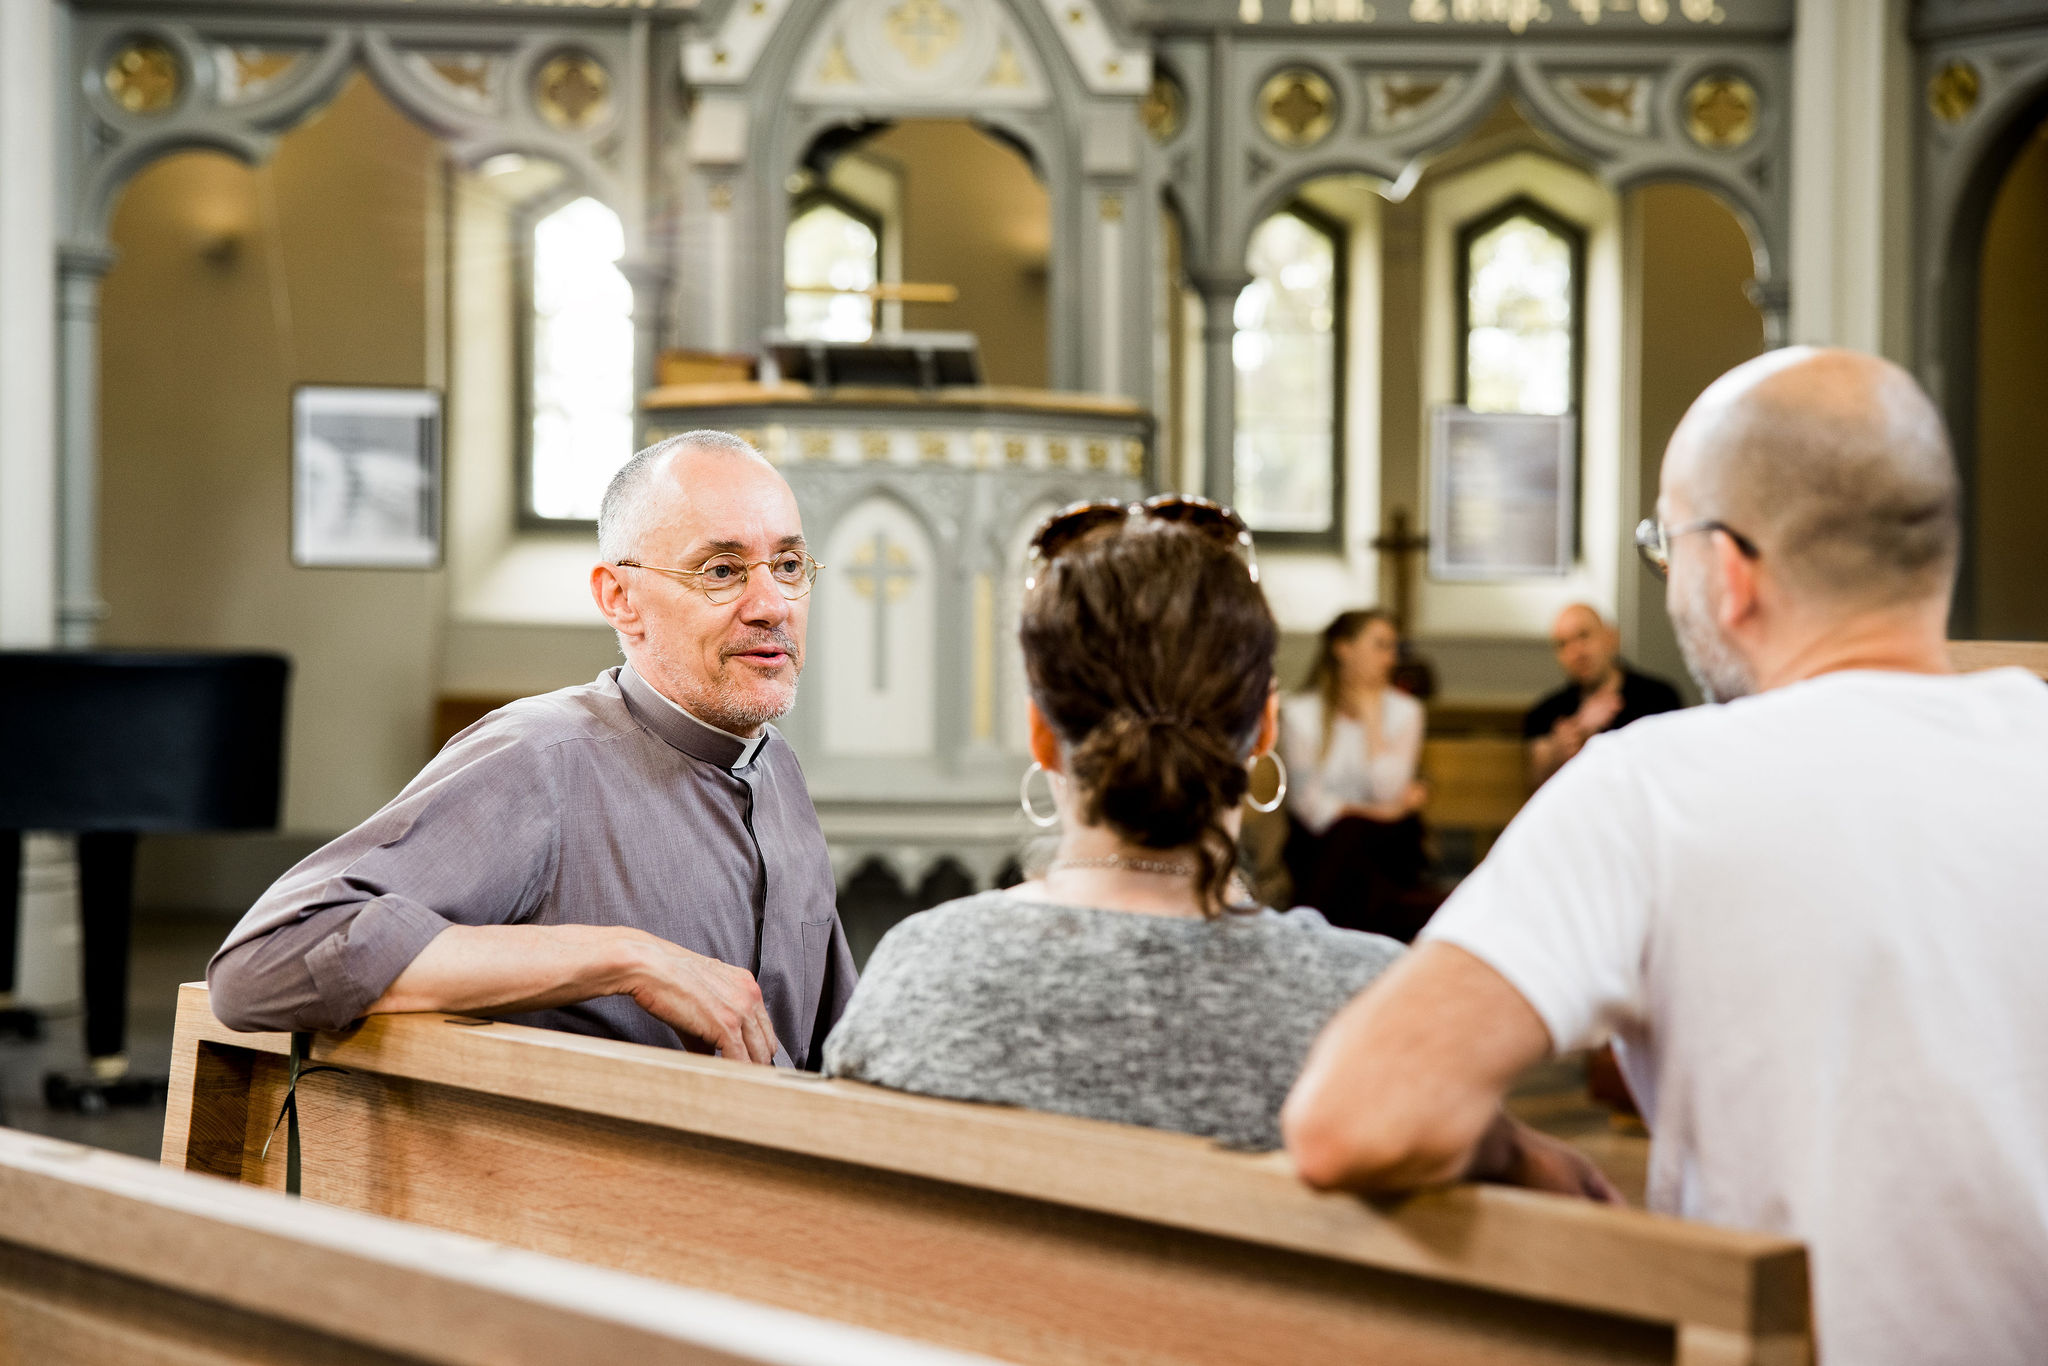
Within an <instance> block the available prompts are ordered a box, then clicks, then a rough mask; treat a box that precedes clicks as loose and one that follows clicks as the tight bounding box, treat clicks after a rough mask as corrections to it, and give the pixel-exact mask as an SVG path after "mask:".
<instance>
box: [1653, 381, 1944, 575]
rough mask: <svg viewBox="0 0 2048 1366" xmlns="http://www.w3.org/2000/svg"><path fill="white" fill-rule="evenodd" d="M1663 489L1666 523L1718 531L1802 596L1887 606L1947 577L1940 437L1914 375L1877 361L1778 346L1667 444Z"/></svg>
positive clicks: (1701, 407)
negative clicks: (1723, 528)
mask: <svg viewBox="0 0 2048 1366" xmlns="http://www.w3.org/2000/svg"><path fill="white" fill-rule="evenodd" d="M1663 492H1664V495H1665V498H1666V500H1667V502H1668V503H1670V504H1673V505H1674V506H1672V507H1671V508H1670V509H1669V510H1668V511H1667V516H1673V517H1676V516H1679V515H1683V516H1684V517H1686V518H1688V519H1691V518H1713V519H1715V520H1717V521H1721V522H1725V523H1726V524H1727V525H1729V526H1730V527H1733V528H1734V529H1735V530H1736V531H1738V532H1740V533H1742V534H1743V535H1744V536H1745V537H1747V538H1748V539H1749V540H1750V541H1751V542H1753V543H1754V544H1755V545H1756V546H1757V547H1758V549H1759V550H1760V552H1761V554H1762V556H1763V558H1764V559H1765V561H1766V562H1767V563H1768V566H1769V568H1770V571H1771V573H1773V574H1774V575H1776V576H1777V577H1778V578H1779V579H1780V580H1781V581H1782V582H1783V583H1784V584H1785V585H1786V587H1787V589H1788V590H1789V591H1790V592H1792V593H1794V594H1796V595H1798V596H1800V597H1803V598H1809V599H1812V600H1815V601H1819V602H1825V603H1828V604H1834V605H1841V606H1847V607H1884V606H1891V605H1894V604H1900V603H1905V602H1911V601H1918V600H1923V599H1927V598H1932V597H1936V596H1946V595H1947V593H1948V591H1949V589H1950V586H1951V584H1952V582H1953V579H1954V575H1955V563H1956V554H1957V545H1958V541H1959V538H1960V535H1961V532H1960V526H1959V522H1958V510H1957V504H1958V498H1959V490H1958V486H1957V480H1956V470H1955V460H1954V457H1953V456H1952V455H1951V454H1950V451H1949V444H1948V434H1947V433H1946V431H1944V429H1943V427H1942V422H1941V416H1940V414H1939V413H1937V412H1936V411H1935V408H1934V404H1933V403H1932V402H1931V401H1929V399H1928V397H1927V395H1926V394H1925V393H1924V392H1923V391H1922V390H1921V388H1920V386H1919V385H1918V384H1916V383H1915V382H1914V381H1913V378H1912V376H1910V375H1908V374H1907V373H1906V372H1905V371H1904V370H1902V369H1900V368H1899V367H1898V366H1896V365H1893V364H1892V363H1891V362H1889V361H1886V360H1882V359H1879V358H1878V357H1875V356H1866V355H1862V354H1860V353H1858V352H1854V351H1842V350H1833V349H1819V348H1812V347H1788V348H1786V349H1784V350H1781V351H1772V352H1769V353H1767V354H1765V355H1762V356H1759V357H1757V358H1756V359H1755V360H1752V361H1749V362H1748V363H1746V364H1743V365H1740V366H1737V367H1736V368H1735V369H1733V370H1731V371H1729V372H1728V373H1727V374H1725V375H1723V376H1722V377H1721V378H1720V379H1718V380H1716V381H1715V382H1714V383H1713V384H1712V385H1711V386H1710V387H1709V388H1708V389H1707V391H1706V392H1705V393H1703V394H1701V395H1700V397H1699V399H1698V400H1697V401H1695V402H1694V404H1693V405H1692V407H1691V408H1690V409H1689V410H1688V411H1687V412H1686V415H1685V420H1684V421H1682V422H1681V423H1679V425H1678V430H1677V431H1676V432H1675V433H1673V434H1672V437H1671V445H1670V447H1669V449H1668V450H1667V451H1666V453H1665V458H1664V474H1663ZM1681 509H1682V513H1681Z"/></svg>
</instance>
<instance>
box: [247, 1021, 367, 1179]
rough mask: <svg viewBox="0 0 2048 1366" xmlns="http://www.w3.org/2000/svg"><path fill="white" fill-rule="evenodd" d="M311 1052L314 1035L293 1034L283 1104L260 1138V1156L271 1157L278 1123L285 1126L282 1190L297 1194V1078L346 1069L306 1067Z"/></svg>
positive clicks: (306, 1033) (345, 1069)
mask: <svg viewBox="0 0 2048 1366" xmlns="http://www.w3.org/2000/svg"><path fill="white" fill-rule="evenodd" d="M312 1053H313V1035H312V1034H311V1033H310V1032H307V1031H300V1032H297V1033H294V1034H293V1035H292V1052H291V1062H292V1070H291V1078H290V1080H289V1081H288V1082H287V1083H286V1084H285V1088H284V1104H283V1105H282V1106H280V1107H278V1111H277V1123H276V1124H272V1125H271V1126H270V1137H269V1138H266V1139H264V1140H263V1153H262V1156H264V1157H269V1156H270V1144H271V1141H272V1140H273V1139H275V1138H276V1137H277V1126H278V1124H282V1125H284V1126H285V1134H284V1193H285V1194H286V1195H297V1194H298V1193H299V1079H300V1078H301V1077H310V1076H313V1075H315V1074H316V1073H320V1072H346V1071H347V1070H348V1069H347V1068H344V1067H333V1066H329V1065H327V1064H325V1063H323V1064H321V1065H320V1066H318V1067H308V1066H306V1059H307V1058H309V1057H311V1056H312Z"/></svg>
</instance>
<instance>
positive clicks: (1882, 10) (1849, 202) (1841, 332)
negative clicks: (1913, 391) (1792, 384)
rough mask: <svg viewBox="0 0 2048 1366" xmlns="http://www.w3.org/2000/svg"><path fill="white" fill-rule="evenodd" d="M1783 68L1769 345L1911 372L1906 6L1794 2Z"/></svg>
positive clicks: (1863, 0) (1852, 0)
mask: <svg viewBox="0 0 2048 1366" xmlns="http://www.w3.org/2000/svg"><path fill="white" fill-rule="evenodd" d="M1792 62H1793V66H1792V73H1793V86H1794V95H1793V102H1792V233H1791V237H1792V244H1791V258H1792V259H1791V269H1790V270H1789V271H1783V272H1778V274H1779V276H1780V278H1781V279H1789V280H1790V281H1791V282H1792V297H1791V299H1790V301H1789V307H1788V308H1787V309H1786V327H1785V331H1784V332H1783V334H1781V336H1780V337H1774V338H1771V340H1773V341H1777V340H1783V341H1789V342H1801V343H1827V344H1832V345H1836V346H1852V347H1855V348H1856V349H1858V350H1860V351H1872V352H1878V353H1881V354H1883V355H1887V356H1890V357H1891V358H1892V359H1893V360H1896V361H1899V362H1900V363H1902V364H1911V363H1912V358H1911V354H1910V348H1911V337H1910V326H1911V320H1912V308H1911V305H1912V290H1913V281H1914V276H1913V267H1912V255H1911V252H1912V240H1911V239H1912V226H1913V225H1912V211H1913V194H1912V164H1911V160H1912V146H1913V142H1912V113H1913V110H1914V109H1915V108H1916V107H1917V105H1918V91H1917V89H1916V88H1915V86H1914V81H1913V74H1912V50H1911V46H1910V43H1909V40H1908V38H1907V33H1906V4H1905V0H1799V7H1798V26H1797V27H1796V28H1795V29H1794V30H1793V47H1792ZM1760 306H1764V307H1765V309H1766V311H1765V325H1766V328H1768V327H1769V326H1770V323H1771V321H1772V319H1771V314H1770V309H1769V308H1768V306H1767V305H1760Z"/></svg>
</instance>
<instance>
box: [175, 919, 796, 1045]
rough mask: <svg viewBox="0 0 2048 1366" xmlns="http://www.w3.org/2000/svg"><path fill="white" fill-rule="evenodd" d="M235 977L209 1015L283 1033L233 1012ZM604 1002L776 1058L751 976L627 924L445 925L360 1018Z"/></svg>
mask: <svg viewBox="0 0 2048 1366" xmlns="http://www.w3.org/2000/svg"><path fill="white" fill-rule="evenodd" d="M250 947H253V945H252V946H250ZM233 976H234V974H233V972H232V970H231V971H230V972H228V973H225V974H215V978H216V980H215V983H214V985H215V990H214V1001H215V1007H214V1008H215V1010H216V1011H218V1012H220V1013H221V1019H222V1020H223V1022H225V1023H227V1024H230V1025H233V1026H235V1027H236V1028H258V1029H261V1028H277V1027H280V1026H279V1024H278V1022H277V1021H275V1020H272V1019H267V1018H258V1014H257V1013H253V1012H250V1011H248V1010H243V1009H238V1008H236V1006H235V1004H234V1002H233V1000H232V996H233V991H232V987H233V984H234V983H233ZM600 996H631V997H632V998H633V999H634V1001H636V1002H637V1003H638V1004H639V1005H640V1007H641V1008H642V1009H643V1010H645V1011H647V1012H648V1013H649V1014H650V1015H653V1016H655V1017H656V1018H657V1019H659V1020H662V1021H663V1022H664V1023H666V1024H669V1025H671V1026H673V1027H674V1028H675V1029H677V1030H678V1031H680V1032H681V1033H684V1034H687V1035H689V1036H691V1037H693V1038H697V1039H702V1040H704V1041H705V1042H707V1043H709V1044H712V1045H713V1046H715V1047H717V1048H718V1049H719V1051H720V1052H721V1053H723V1054H724V1055H725V1056H726V1057H728V1058H744V1059H750V1060H751V1061H754V1062H760V1063H766V1062H770V1061H772V1060H773V1059H774V1057H775V1051H776V1037H775V1027H774V1025H773V1024H771V1023H770V1022H769V1018H768V1011H767V1007H766V1006H765V1005H764V1004H763V1002H762V999H761V988H760V984H759V983H758V982H756V981H755V980H754V976H753V974H752V973H750V972H748V971H746V970H745V969H744V968H737V967H733V966H731V965H730V964H727V963H723V962H720V961H719V960H717V959H715V958H707V957H705V956H703V955H701V954H695V953H691V952H690V951H689V950H687V949H684V948H681V947H680V946H678V945H675V944H672V943H670V942H668V941H667V940H665V939H662V938H660V937H658V936H656V935H652V934H649V933H647V932H646V931H644V930H637V929H632V928H630V927H625V926H610V925H452V924H451V925H449V926H448V927H447V928H446V929H443V930H441V931H440V932H439V933H438V934H436V935H435V936H434V937H433V938H432V939H430V940H428V941H427V944H426V947H424V948H423V949H421V950H420V952H419V953H418V954H417V955H416V956H415V957H414V958H413V959H412V961H411V962H409V963H407V964H406V966H405V967H404V968H403V969H402V970H401V971H400V972H399V974H398V976H397V977H396V978H395V979H393V980H392V982H391V984H390V985H389V986H387V987H386V988H385V989H384V991H383V992H382V994H380V995H379V996H378V997H377V998H376V999H375V1000H374V1001H372V1002H371V1003H370V1005H369V1006H368V1007H367V1008H366V1009H365V1010H364V1012H363V1013H364V1014H367V1015H377V1014H395V1013H400V1012H408V1011H429V1010H442V1011H452V1012H458V1013H472V1014H518V1013H522V1012H525V1011H533V1010H546V1009H549V1008H552V1007H556V1006H564V1005H571V1004H574V1003H575V1002H578V1001H587V1000H591V999H593V998H596V997H600ZM224 997H225V998H229V999H227V1000H225V1001H224V1000H223V998H224ZM306 1023H314V1024H324V1023H326V1022H324V1021H313V1022H303V1021H298V1020H293V1021H287V1022H285V1027H290V1028H300V1027H304V1025H305V1024H306Z"/></svg>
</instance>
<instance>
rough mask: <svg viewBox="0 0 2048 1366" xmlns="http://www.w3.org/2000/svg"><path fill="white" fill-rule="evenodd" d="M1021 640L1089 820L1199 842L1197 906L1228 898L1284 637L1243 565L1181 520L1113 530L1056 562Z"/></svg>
mask: <svg viewBox="0 0 2048 1366" xmlns="http://www.w3.org/2000/svg"><path fill="white" fill-rule="evenodd" d="M1019 637H1020V639H1021V642H1022V644H1023V647H1024V672H1025V676H1026V677H1027V679H1028V680H1029V682H1030V686H1031V697H1032V700H1033V701H1034V702H1035V703H1037V705H1038V710H1039V712H1040V713H1041V714H1042V715H1043V716H1044V717H1045V719H1046V721H1047V722H1048V723H1050V724H1051V726H1052V728H1053V730H1054V731H1056V732H1057V733H1058V734H1059V737H1060V739H1061V740H1062V741H1064V742H1065V743H1066V745H1067V751H1068V752H1067V769H1068V772H1067V777H1068V780H1069V782H1071V783H1072V785H1073V790H1074V792H1075V794H1076V795H1077V796H1078V797H1079V799H1080V811H1079V814H1080V817H1081V819H1083V820H1085V821H1086V822H1088V823H1089V824H1091V825H1096V824H1106V825H1108V826H1109V827H1110V828H1111V829H1113V830H1115V831H1116V832H1117V833H1118V834H1119V835H1121V836H1122V837H1123V838H1124V839H1126V840H1129V841H1130V842H1131V843H1133V844H1137V845H1141V846H1143V847H1145V848H1148V849H1180V848H1185V847H1188V846H1193V847H1194V850H1195V859H1196V874H1195V884H1196V891H1197V895H1198V897H1199V899H1200V901H1201V904H1202V909H1203V913H1204V914H1205V915H1211V916H1213V915H1217V914H1220V913H1221V912H1222V911H1224V910H1227V909H1231V907H1230V901H1229V887H1230V877H1231V874H1232V872H1234V871H1235V869H1236V867H1237V841H1236V839H1235V838H1234V837H1233V836H1232V835H1231V834H1230V833H1229V832H1228V831H1227V830H1226V829H1225V828H1224V825H1223V817H1224V816H1225V815H1226V814H1227V813H1228V812H1230V811H1231V810H1232V809H1234V808H1235V807H1236V806H1237V804H1238V803H1239V802H1241V801H1243V800H1244V795H1245V789H1246V788H1247V786H1248V785H1249V782H1250V775H1249V773H1248V772H1247V770H1246V767H1245V761H1246V759H1247V757H1248V756H1249V753H1250V750H1251V746H1252V744H1253V742H1254V741H1255V740H1256V739H1257V737H1258V731H1259V723H1260V721H1261V720H1262V719H1263V717H1264V715H1265V708H1266V699H1267V698H1268V697H1269V696H1270V695H1271V693H1272V689H1273V654H1274V651H1275V649H1276V647H1277V646H1278V643H1279V631H1278V628H1277V627H1276V626H1275V625H1274V623H1273V613H1272V611H1271V609H1269V608H1268V607H1267V605H1266V599H1265V595H1264V594H1262V593H1261V592H1260V591H1259V588H1258V585H1257V584H1255V583H1253V582H1252V580H1251V576H1250V575H1249V574H1248V573H1246V571H1245V566H1244V562H1243V561H1242V560H1240V559H1239V558H1238V557H1237V556H1236V555H1235V554H1234V553H1233V552H1232V551H1231V550H1230V549H1229V547H1227V546H1225V545H1222V544H1220V543H1219V542H1217V541H1216V540H1214V539H1213V538H1211V537H1209V536H1206V535H1204V534H1202V533H1200V532H1198V531H1194V530H1190V529H1188V528H1186V527H1181V526H1175V525H1172V524H1169V523H1163V522H1152V521H1145V520H1138V521H1134V522H1133V523H1131V524H1130V525H1128V526H1127V527H1125V526H1119V527H1111V528H1107V529H1105V530H1103V531H1101V532H1098V533H1096V534H1094V535H1092V536H1089V537H1087V538H1085V539H1083V540H1082V541H1080V542H1078V543H1077V544H1075V545H1074V546H1072V547H1070V548H1068V549H1066V550H1063V551H1062V552H1061V553H1060V554H1059V555H1058V556H1057V557H1056V558H1054V559H1053V560H1052V561H1051V562H1050V563H1049V564H1048V565H1047V566H1046V568H1045V570H1044V571H1043V572H1042V573H1041V575H1040V576H1039V581H1038V584H1037V586H1036V587H1034V588H1033V589H1032V590H1031V591H1030V592H1029V593H1028V594H1026V595H1025V600H1024V614H1023V625H1022V629H1021V630H1020V632H1019Z"/></svg>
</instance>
